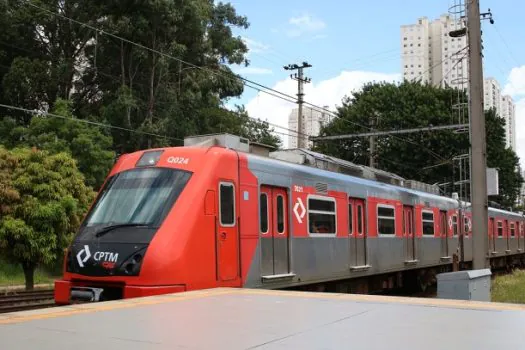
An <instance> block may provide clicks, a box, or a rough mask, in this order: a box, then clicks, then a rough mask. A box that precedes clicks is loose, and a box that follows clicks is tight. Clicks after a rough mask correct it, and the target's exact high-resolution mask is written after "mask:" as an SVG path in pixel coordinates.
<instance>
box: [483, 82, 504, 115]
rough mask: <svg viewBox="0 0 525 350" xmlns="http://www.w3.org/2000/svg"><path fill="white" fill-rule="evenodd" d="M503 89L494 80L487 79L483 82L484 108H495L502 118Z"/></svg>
mask: <svg viewBox="0 0 525 350" xmlns="http://www.w3.org/2000/svg"><path fill="white" fill-rule="evenodd" d="M501 102H502V101H501V88H500V85H499V83H498V82H497V80H496V79H494V78H490V77H489V78H486V79H484V81H483V107H484V108H485V109H490V108H495V109H496V113H497V114H498V115H499V116H500V117H501V116H502V114H501Z"/></svg>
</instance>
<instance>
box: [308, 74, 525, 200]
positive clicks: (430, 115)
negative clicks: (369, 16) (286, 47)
mask: <svg viewBox="0 0 525 350" xmlns="http://www.w3.org/2000/svg"><path fill="white" fill-rule="evenodd" d="M458 101H467V97H466V94H465V92H461V91H458V90H456V89H452V88H437V87H433V86H431V85H422V84H420V83H412V82H407V81H405V82H403V83H401V84H394V83H386V82H382V83H370V84H366V85H365V86H364V87H363V89H362V90H361V91H358V92H355V93H354V94H353V96H351V97H347V98H345V99H344V100H343V103H342V106H340V107H338V109H337V115H338V117H337V118H334V119H333V120H332V122H331V123H329V124H328V125H326V126H324V127H323V128H322V130H321V133H320V135H321V136H328V135H341V134H352V133H361V132H369V131H370V128H372V129H374V130H396V129H409V128H417V127H427V126H431V125H434V126H437V125H449V124H456V123H457V114H456V113H457V112H456V110H455V109H454V108H453V106H454V105H455V104H457V102H458ZM485 116H486V123H487V127H486V132H487V152H488V160H487V165H488V166H489V167H497V168H499V173H500V177H499V180H500V193H501V195H500V196H498V197H497V198H494V199H495V200H496V201H498V202H499V203H500V204H502V205H505V206H511V205H512V203H513V201H514V200H515V198H516V196H517V193H518V192H517V191H518V190H519V186H520V184H521V182H522V181H523V180H522V177H521V176H520V174H519V172H518V171H517V168H516V166H517V164H518V158H517V156H516V154H515V153H514V152H513V151H512V150H510V149H505V140H504V121H503V120H502V119H501V118H499V117H498V116H497V115H496V114H495V113H494V111H487V112H486V113H485ZM465 118H467V114H466V112H465ZM315 149H316V150H318V151H320V152H324V153H327V154H331V155H333V156H336V157H340V158H343V159H346V160H349V161H352V162H355V163H358V164H366V165H368V164H369V157H370V148H369V140H368V138H366V137H359V138H349V139H344V140H331V141H319V142H317V143H316V145H315ZM468 152H469V139H468V134H467V133H457V132H454V131H452V130H437V131H432V132H420V133H411V134H402V135H388V136H378V137H377V138H376V152H375V154H374V156H375V160H376V166H377V167H378V168H380V169H383V170H386V171H390V172H393V173H396V174H398V175H400V176H402V177H404V178H407V179H414V180H418V181H423V182H426V183H431V184H434V183H445V182H450V181H452V180H453V179H452V174H455V176H456V180H457V179H458V177H459V176H458V169H457V167H458V163H457V162H452V158H453V157H456V156H459V155H462V154H467V153H468ZM453 166H455V168H454V169H453ZM456 190H457V189H456Z"/></svg>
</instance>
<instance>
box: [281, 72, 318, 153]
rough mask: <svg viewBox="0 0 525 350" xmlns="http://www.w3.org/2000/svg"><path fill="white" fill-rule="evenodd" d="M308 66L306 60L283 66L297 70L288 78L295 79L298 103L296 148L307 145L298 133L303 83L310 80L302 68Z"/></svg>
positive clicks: (300, 128)
mask: <svg viewBox="0 0 525 350" xmlns="http://www.w3.org/2000/svg"><path fill="white" fill-rule="evenodd" d="M310 67H312V65H311V64H308V62H303V64H302V65H301V66H299V65H297V64H295V63H294V64H289V65H287V66H284V69H285V70H297V73H294V74H290V78H292V79H293V80H297V104H298V105H299V110H298V113H297V148H307V146H308V145H307V144H306V143H305V141H307V139H306V137H304V136H300V135H301V134H303V132H302V127H303V102H304V100H303V97H304V90H303V85H304V84H307V83H310V82H311V81H312V79H310V78H306V77H304V74H303V69H304V68H310Z"/></svg>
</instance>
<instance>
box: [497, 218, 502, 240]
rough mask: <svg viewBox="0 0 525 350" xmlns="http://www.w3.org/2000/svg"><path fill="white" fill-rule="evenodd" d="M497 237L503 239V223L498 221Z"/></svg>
mask: <svg viewBox="0 0 525 350" xmlns="http://www.w3.org/2000/svg"><path fill="white" fill-rule="evenodd" d="M498 237H503V223H502V222H501V221H498Z"/></svg>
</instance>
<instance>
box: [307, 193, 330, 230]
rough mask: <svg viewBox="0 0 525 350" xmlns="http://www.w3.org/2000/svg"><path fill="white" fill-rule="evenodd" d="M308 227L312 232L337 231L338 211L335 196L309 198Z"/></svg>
mask: <svg viewBox="0 0 525 350" xmlns="http://www.w3.org/2000/svg"><path fill="white" fill-rule="evenodd" d="M308 229H309V233H310V234H312V233H313V234H335V233H336V211H335V200H334V199H333V198H326V197H325V198H321V197H309V198H308Z"/></svg>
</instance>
